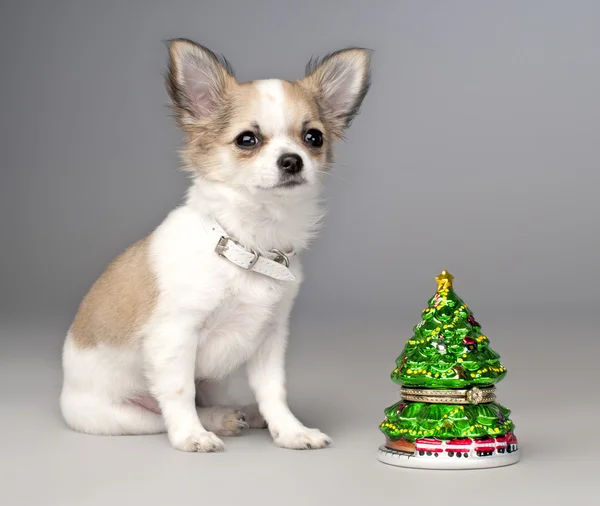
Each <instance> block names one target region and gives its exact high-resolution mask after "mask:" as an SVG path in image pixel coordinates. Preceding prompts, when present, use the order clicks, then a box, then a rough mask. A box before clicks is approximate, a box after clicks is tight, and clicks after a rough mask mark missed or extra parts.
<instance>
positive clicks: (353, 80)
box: [166, 39, 370, 192]
mask: <svg viewBox="0 0 600 506" xmlns="http://www.w3.org/2000/svg"><path fill="white" fill-rule="evenodd" d="M169 56H170V61H169V71H168V73H167V76H166V83H167V89H168V91H169V95H170V97H171V99H172V102H173V104H172V105H173V110H174V112H175V117H176V118H177V122H178V124H179V125H180V127H181V128H182V129H183V130H184V131H185V132H186V133H187V139H186V143H185V147H184V149H183V153H182V158H183V162H184V165H185V169H186V170H188V171H192V172H193V173H195V174H198V175H199V176H200V177H203V178H206V179H209V180H212V181H218V182H221V183H224V184H227V185H230V186H232V187H235V188H240V189H246V190H249V191H253V192H257V191H269V192H289V191H294V190H295V189H297V188H303V187H304V188H306V187H312V186H315V185H317V184H318V183H319V181H320V179H321V177H320V176H321V175H322V174H323V173H324V172H325V171H326V170H327V169H328V168H329V165H330V164H331V162H332V156H333V154H332V149H333V144H334V143H335V141H337V140H339V139H341V138H342V137H343V135H344V131H345V130H346V129H347V128H348V126H349V125H350V123H351V121H352V119H353V118H354V116H355V115H356V114H357V113H358V111H359V108H360V106H361V103H362V101H363V99H364V97H365V95H366V93H367V90H368V88H369V84H370V51H368V50H364V49H345V50H342V51H337V52H335V53H333V54H331V55H329V56H327V57H326V58H324V59H323V60H321V61H318V60H317V61H311V62H309V64H308V65H307V70H306V76H305V77H304V78H303V79H301V80H298V81H295V82H289V81H283V80H278V79H268V80H260V81H252V82H245V83H239V82H238V81H237V80H236V79H235V77H234V74H233V71H232V69H231V67H230V66H229V64H228V63H227V61H226V60H225V59H224V58H222V57H218V56H217V55H215V54H214V53H213V52H211V51H210V50H209V49H206V48H205V47H202V46H200V45H198V44H196V43H194V42H191V41H188V40H184V39H176V40H173V41H170V42H169Z"/></svg>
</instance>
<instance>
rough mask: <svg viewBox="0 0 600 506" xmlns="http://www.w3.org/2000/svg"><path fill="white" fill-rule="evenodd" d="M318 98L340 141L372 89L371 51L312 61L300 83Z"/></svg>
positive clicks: (353, 51) (359, 50)
mask: <svg viewBox="0 0 600 506" xmlns="http://www.w3.org/2000/svg"><path fill="white" fill-rule="evenodd" d="M300 83H301V84H303V85H305V86H307V87H308V88H309V89H311V90H312V91H313V93H315V94H316V96H317V101H318V102H319V104H320V106H321V109H322V111H323V114H324V115H325V116H326V119H327V120H328V123H330V125H331V127H332V128H333V132H332V133H333V134H334V135H335V136H336V137H338V138H341V137H343V134H344V130H345V129H346V128H348V127H349V126H350V123H351V122H352V120H353V119H354V117H355V116H356V115H357V114H358V112H359V110H360V106H361V104H362V102H363V99H364V98H365V95H366V94H367V91H368V90H369V87H370V85H371V51H370V50H368V49H362V48H349V49H342V50H340V51H336V52H335V53H331V54H329V55H327V56H326V57H325V58H323V59H322V60H318V59H311V61H309V62H308V65H307V66H306V77H305V78H304V79H302V80H301V81H300Z"/></svg>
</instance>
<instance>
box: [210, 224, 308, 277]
mask: <svg viewBox="0 0 600 506" xmlns="http://www.w3.org/2000/svg"><path fill="white" fill-rule="evenodd" d="M210 229H211V231H212V233H213V235H214V237H215V252H216V253H217V254H218V255H219V256H221V257H223V258H225V259H227V260H229V261H230V262H231V263H233V264H235V265H237V266H238V267H240V268H242V269H244V270H247V271H254V272H258V273H260V274H263V275H265V276H269V277H271V278H273V279H278V280H281V281H294V280H295V279H296V277H295V276H294V275H293V274H292V271H290V269H289V265H290V260H289V259H290V257H291V256H293V255H294V254H295V253H294V252H289V253H288V252H285V253H284V252H282V251H279V250H276V249H273V250H271V251H269V252H267V253H265V254H262V255H261V254H259V253H257V252H256V251H254V250H253V249H249V248H246V247H244V246H242V245H241V244H240V243H239V242H237V241H236V240H235V239H232V238H231V237H229V236H228V235H227V233H226V232H225V230H224V229H223V227H221V225H220V224H219V223H218V222H217V221H216V220H213V221H212V222H211V224H210Z"/></svg>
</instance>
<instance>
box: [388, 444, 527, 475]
mask: <svg viewBox="0 0 600 506" xmlns="http://www.w3.org/2000/svg"><path fill="white" fill-rule="evenodd" d="M377 453H378V455H377V458H378V459H379V461H381V462H383V463H384V464H389V465H390V466H396V467H410V468H414V469H486V468H490V467H502V466H510V465H511V464H515V463H516V462H518V461H519V457H520V452H519V450H517V451H514V452H512V453H504V454H502V455H498V454H496V455H492V456H488V457H477V456H472V457H468V458H458V457H448V456H447V455H442V456H439V457H434V456H433V455H431V456H427V455H423V456H420V455H414V454H413V453H406V452H400V451H397V450H392V449H390V448H388V447H387V446H385V445H384V446H380V447H379V451H378V452H377Z"/></svg>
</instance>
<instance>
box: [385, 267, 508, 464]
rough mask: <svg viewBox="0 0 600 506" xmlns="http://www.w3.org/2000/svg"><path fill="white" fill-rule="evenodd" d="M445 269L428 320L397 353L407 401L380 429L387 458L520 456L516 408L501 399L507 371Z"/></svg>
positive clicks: (397, 375) (500, 459) (482, 460)
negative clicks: (514, 416) (498, 393)
mask: <svg viewBox="0 0 600 506" xmlns="http://www.w3.org/2000/svg"><path fill="white" fill-rule="evenodd" d="M453 279H454V277H453V276H452V275H451V274H450V273H449V272H447V271H442V272H441V274H440V275H439V276H437V277H436V278H435V280H436V281H437V284H438V287H437V291H436V293H435V294H434V295H433V297H431V299H429V303H428V305H427V307H426V308H425V309H424V310H423V312H422V315H421V321H420V322H419V323H418V324H417V325H416V326H415V327H414V328H413V336H412V338H410V339H409V340H408V341H407V342H406V344H405V346H404V349H403V351H402V353H401V354H400V356H399V357H398V358H397V360H396V368H395V369H394V370H393V371H392V374H391V379H392V381H394V382H395V383H397V384H399V385H401V389H400V401H399V402H396V403H395V404H394V405H392V406H390V407H388V408H386V409H385V410H384V414H385V419H384V420H383V421H382V422H381V424H380V425H379V429H380V430H381V432H382V433H383V434H384V435H385V444H383V445H382V446H380V447H379V452H378V458H379V460H380V461H381V462H383V463H385V464H390V465H394V466H398V467H411V468H422V469H477V468H490V467H500V466H506V465H510V464H514V463H516V462H518V460H519V457H520V453H519V448H518V442H517V438H516V436H515V434H514V423H513V422H512V420H511V419H510V415H511V411H510V410H509V409H508V408H506V407H505V406H503V405H501V404H500V403H498V402H496V386H495V385H496V384H497V383H499V382H500V381H501V380H502V379H503V378H504V377H505V376H506V368H505V367H504V365H503V364H502V362H501V361H500V355H499V354H498V353H496V352H495V351H494V350H493V349H492V348H491V347H490V341H489V339H488V338H487V336H486V335H484V334H483V333H482V328H481V325H480V324H479V323H478V322H477V320H476V319H475V316H474V315H473V313H472V311H471V310H470V309H469V306H467V304H465V303H464V302H463V301H462V300H461V298H460V297H459V296H458V295H457V294H456V292H455V291H454V288H453V284H452V282H453Z"/></svg>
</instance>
